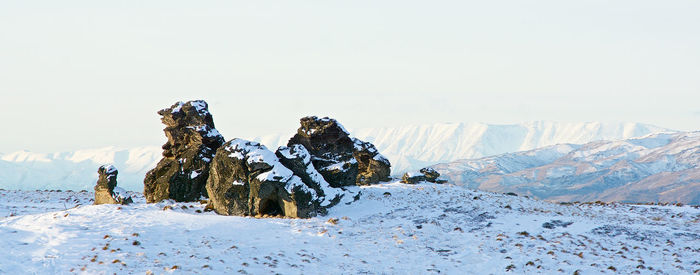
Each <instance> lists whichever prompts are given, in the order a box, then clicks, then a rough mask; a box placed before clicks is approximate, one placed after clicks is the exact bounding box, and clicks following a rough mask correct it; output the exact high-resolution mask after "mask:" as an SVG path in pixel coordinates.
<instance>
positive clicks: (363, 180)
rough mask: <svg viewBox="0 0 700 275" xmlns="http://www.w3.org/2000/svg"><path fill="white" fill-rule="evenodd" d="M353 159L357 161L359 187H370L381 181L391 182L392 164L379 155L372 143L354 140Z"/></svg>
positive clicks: (357, 182)
mask: <svg viewBox="0 0 700 275" xmlns="http://www.w3.org/2000/svg"><path fill="white" fill-rule="evenodd" d="M352 140H353V143H354V151H353V157H355V160H357V170H358V171H357V172H358V174H357V177H356V180H355V182H356V184H357V185H370V184H373V183H377V182H380V181H389V176H390V174H391V163H389V160H388V159H386V158H385V157H384V156H382V155H381V154H379V151H377V148H376V147H374V145H373V144H372V143H369V142H364V141H361V140H359V139H356V138H353V139H352Z"/></svg>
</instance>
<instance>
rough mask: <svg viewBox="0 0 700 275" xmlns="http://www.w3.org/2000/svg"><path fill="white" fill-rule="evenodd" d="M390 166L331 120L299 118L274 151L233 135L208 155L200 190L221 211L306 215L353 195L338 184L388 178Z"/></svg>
mask: <svg viewBox="0 0 700 275" xmlns="http://www.w3.org/2000/svg"><path fill="white" fill-rule="evenodd" d="M390 167H391V164H390V163H389V161H388V160H387V159H386V158H384V157H383V156H382V155H381V154H379V152H378V151H377V149H376V148H375V147H374V145H372V144H370V143H367V142H363V141H360V140H357V139H352V138H350V137H349V133H348V132H347V131H346V130H345V129H344V128H343V126H342V125H340V124H339V123H338V122H337V121H336V120H334V119H330V118H327V117H326V118H320V119H319V118H317V117H305V118H302V119H301V127H300V128H299V130H298V133H297V134H296V135H295V136H294V137H292V138H291V139H290V141H289V143H288V146H282V147H280V148H278V149H277V150H276V151H275V152H274V153H273V152H272V151H270V150H268V149H267V148H266V147H265V146H264V145H261V144H259V143H257V142H252V141H247V140H242V139H233V140H231V141H228V142H226V143H225V144H224V145H223V146H221V147H220V148H219V149H218V150H217V152H216V156H215V157H214V161H213V163H212V165H211V171H210V175H209V180H208V182H207V185H206V188H207V191H208V193H209V195H210V197H209V198H210V205H211V207H212V208H213V209H214V210H215V211H216V212H217V213H219V214H222V215H243V216H263V217H265V216H286V217H295V218H307V217H312V216H316V215H318V214H324V213H325V212H326V210H327V209H328V208H329V207H331V206H333V205H335V204H337V203H339V202H340V201H341V199H356V198H357V196H359V194H353V193H352V192H350V191H348V190H345V189H344V188H343V187H344V186H351V185H368V184H373V183H378V182H380V181H386V180H389V175H390V172H391V171H390Z"/></svg>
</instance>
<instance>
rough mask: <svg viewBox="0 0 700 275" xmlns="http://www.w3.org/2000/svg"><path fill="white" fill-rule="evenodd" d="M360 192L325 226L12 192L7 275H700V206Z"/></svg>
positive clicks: (450, 189)
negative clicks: (636, 273)
mask: <svg viewBox="0 0 700 275" xmlns="http://www.w3.org/2000/svg"><path fill="white" fill-rule="evenodd" d="M350 189H351V191H353V192H362V197H361V199H360V200H358V201H356V202H354V203H351V204H349V205H346V204H340V205H337V206H335V207H333V208H331V209H330V212H329V213H328V215H327V216H324V217H316V218H311V219H255V218H250V217H233V216H219V215H216V214H213V213H212V212H203V210H204V205H202V204H200V203H175V202H172V201H164V202H161V203H156V204H145V203H144V198H143V196H142V195H140V194H139V193H135V194H134V196H133V198H134V201H135V203H134V204H131V205H127V206H120V205H90V204H91V203H92V202H91V199H90V198H92V197H94V194H93V193H91V192H80V193H77V192H28V191H4V190H0V198H2V199H0V247H3V248H5V249H3V250H0V273H3V274H61V273H82V274H112V273H117V274H145V273H148V272H149V271H150V272H152V273H154V274H163V273H181V274H231V273H244V274H267V273H273V274H274V273H280V274H358V273H372V274H382V273H384V274H438V273H440V274H503V273H506V272H507V270H510V271H511V272H513V273H515V274H532V273H543V274H559V273H561V274H573V273H574V272H575V271H579V272H580V273H581V274H599V273H619V274H629V273H635V272H641V273H642V274H649V273H657V272H660V273H664V274H692V273H693V272H697V270H698V269H700V266H699V263H698V259H700V227H698V226H697V225H698V221H699V220H700V209H698V208H694V207H689V206H682V207H677V206H670V205H668V206H659V205H630V204H608V205H599V204H571V205H561V204H553V203H547V202H543V201H537V200H533V199H528V198H525V197H516V196H507V195H501V194H496V193H488V192H481V191H471V190H467V189H464V188H460V187H457V186H454V185H451V184H443V185H431V184H417V185H404V184H398V183H391V184H381V185H372V186H367V187H352V188H350ZM25 206H27V207H25ZM330 220H333V221H334V222H329V221H330ZM569 223H570V224H569ZM567 224H568V225H567ZM611 268H614V269H615V270H616V271H614V272H613V271H612V269H611Z"/></svg>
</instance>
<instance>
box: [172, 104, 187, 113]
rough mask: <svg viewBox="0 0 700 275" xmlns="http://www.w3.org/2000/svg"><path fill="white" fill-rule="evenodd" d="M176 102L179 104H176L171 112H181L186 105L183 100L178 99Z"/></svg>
mask: <svg viewBox="0 0 700 275" xmlns="http://www.w3.org/2000/svg"><path fill="white" fill-rule="evenodd" d="M175 104H176V105H177V106H175V108H173V111H172V112H171V113H173V114H174V113H179V112H180V111H181V110H182V107H183V106H185V103H184V102H182V101H178V102H177V103H175Z"/></svg>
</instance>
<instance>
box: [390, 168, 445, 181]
mask: <svg viewBox="0 0 700 275" xmlns="http://www.w3.org/2000/svg"><path fill="white" fill-rule="evenodd" d="M419 172H420V174H417V173H411V172H408V173H405V174H403V177H402V178H401V182H402V183H407V184H416V183H419V182H421V181H427V182H432V183H445V182H447V181H446V180H443V179H440V173H438V172H437V171H435V169H433V168H430V167H426V168H423V169H420V171H419Z"/></svg>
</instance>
